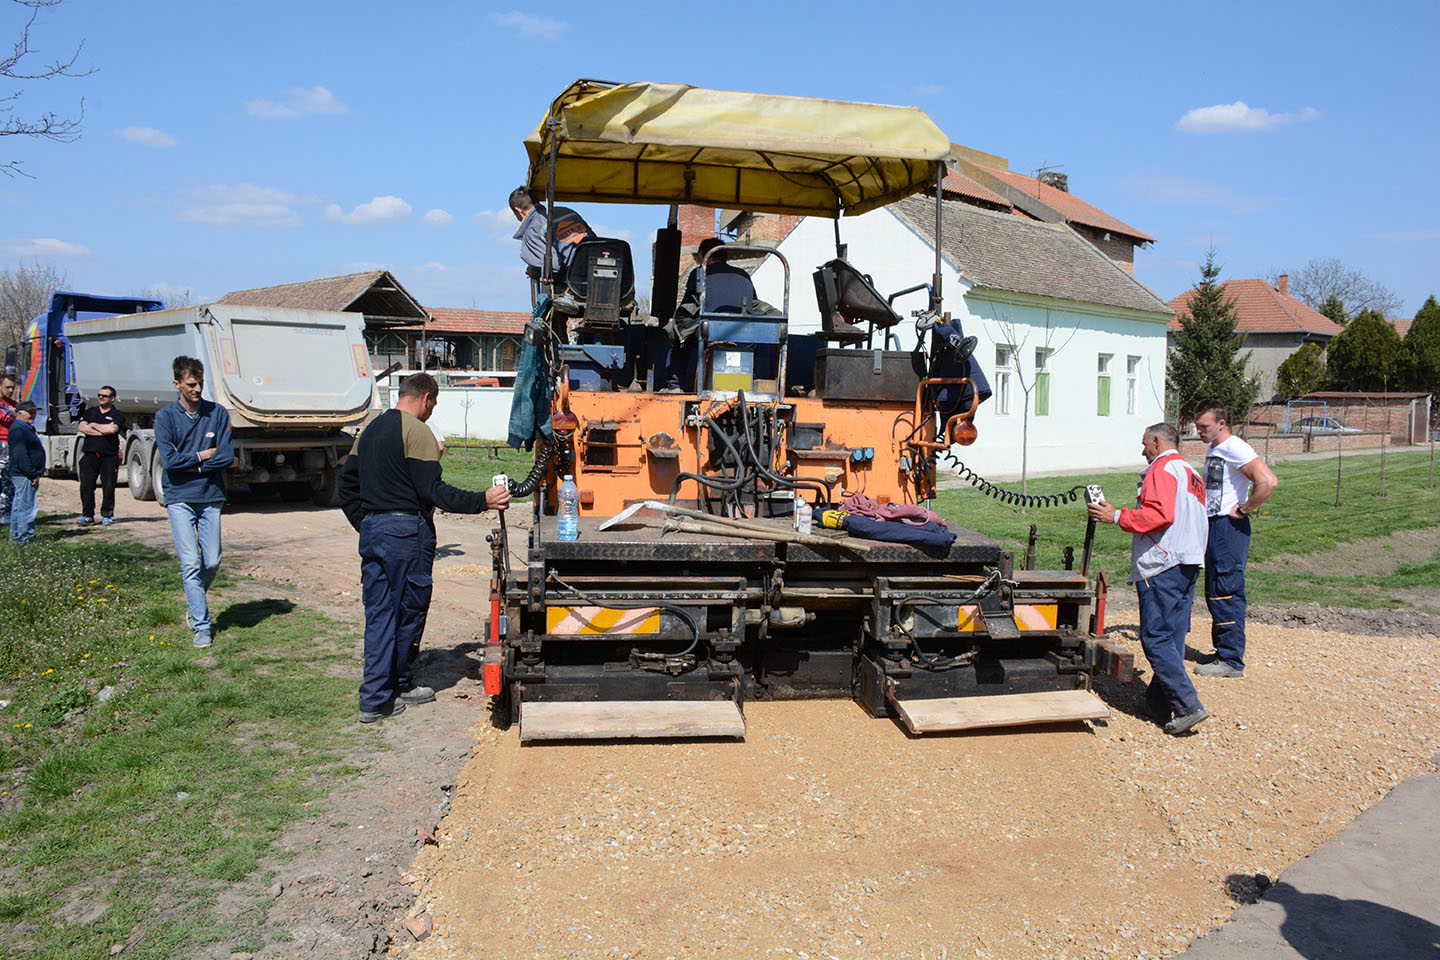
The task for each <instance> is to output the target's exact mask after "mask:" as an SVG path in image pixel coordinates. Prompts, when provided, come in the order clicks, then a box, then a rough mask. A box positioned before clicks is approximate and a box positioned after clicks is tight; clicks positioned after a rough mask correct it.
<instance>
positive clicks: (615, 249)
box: [565, 237, 635, 333]
mask: <svg viewBox="0 0 1440 960" xmlns="http://www.w3.org/2000/svg"><path fill="white" fill-rule="evenodd" d="M565 288H566V291H567V292H568V293H569V295H570V297H571V298H572V299H573V300H574V301H575V304H576V306H578V307H579V308H580V312H582V313H583V314H584V319H583V320H582V321H581V328H582V330H586V331H591V332H596V333H599V332H601V331H607V330H608V331H613V330H618V329H620V327H621V325H622V324H621V321H622V319H623V318H625V317H628V316H629V315H630V311H631V310H633V309H634V307H635V263H634V259H633V258H632V257H631V255H630V244H628V243H626V242H625V241H624V240H617V239H614V238H609V237H596V238H591V239H589V240H582V241H581V242H580V243H579V244H578V245H577V246H576V247H575V255H574V256H573V257H572V258H571V260H570V269H569V271H568V272H567V273H566V275H565Z"/></svg>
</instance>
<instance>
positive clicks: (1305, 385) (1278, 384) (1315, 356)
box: [1275, 343, 1325, 400]
mask: <svg viewBox="0 0 1440 960" xmlns="http://www.w3.org/2000/svg"><path fill="white" fill-rule="evenodd" d="M1324 383H1325V348H1324V347H1322V346H1320V344H1318V343H1307V344H1304V345H1302V346H1301V347H1300V349H1299V350H1296V351H1295V352H1294V353H1292V354H1290V356H1288V357H1286V358H1285V361H1284V362H1283V363H1281V364H1280V369H1279V370H1277V371H1275V391H1276V392H1277V393H1279V394H1280V396H1282V397H1284V398H1286V399H1287V400H1293V399H1294V398H1296V397H1303V396H1305V394H1307V393H1309V392H1310V391H1311V390H1319V389H1320V387H1321V386H1322V385H1323V384H1324Z"/></svg>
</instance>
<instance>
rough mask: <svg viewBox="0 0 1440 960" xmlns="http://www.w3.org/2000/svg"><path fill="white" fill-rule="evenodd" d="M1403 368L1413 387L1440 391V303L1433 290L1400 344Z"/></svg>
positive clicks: (1407, 382) (1408, 383)
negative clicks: (1436, 299)
mask: <svg viewBox="0 0 1440 960" xmlns="http://www.w3.org/2000/svg"><path fill="white" fill-rule="evenodd" d="M1400 371H1401V375H1402V376H1403V377H1404V379H1405V383H1406V385H1408V386H1409V387H1410V389H1411V390H1427V391H1429V392H1430V393H1432V394H1433V393H1436V392H1437V391H1440V303H1437V302H1436V301H1435V295H1434V294H1431V295H1430V298H1429V299H1428V300H1426V301H1425V305H1424V306H1423V307H1421V308H1420V310H1419V311H1418V312H1417V313H1416V314H1415V320H1414V321H1413V322H1412V323H1411V324H1410V329H1409V330H1408V331H1406V333H1405V339H1404V340H1403V341H1402V342H1401V344H1400Z"/></svg>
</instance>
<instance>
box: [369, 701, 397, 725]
mask: <svg viewBox="0 0 1440 960" xmlns="http://www.w3.org/2000/svg"><path fill="white" fill-rule="evenodd" d="M404 712H405V701H404V700H401V699H400V698H399V697H396V698H395V699H394V700H391V701H390V705H389V706H385V707H381V708H380V709H379V710H361V711H360V722H361V723H374V722H375V721H376V720H383V719H384V718H385V717H393V716H396V715H397V714H401V713H404Z"/></svg>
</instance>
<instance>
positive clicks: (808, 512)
mask: <svg viewBox="0 0 1440 960" xmlns="http://www.w3.org/2000/svg"><path fill="white" fill-rule="evenodd" d="M813 519H814V511H813V510H812V509H811V507H810V503H809V502H808V501H807V500H806V499H805V498H804V497H802V496H800V495H799V494H796V496H795V523H794V527H795V532H796V533H804V534H809V533H810V531H811V529H812V528H811V524H812V522H813Z"/></svg>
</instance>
